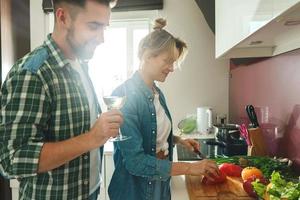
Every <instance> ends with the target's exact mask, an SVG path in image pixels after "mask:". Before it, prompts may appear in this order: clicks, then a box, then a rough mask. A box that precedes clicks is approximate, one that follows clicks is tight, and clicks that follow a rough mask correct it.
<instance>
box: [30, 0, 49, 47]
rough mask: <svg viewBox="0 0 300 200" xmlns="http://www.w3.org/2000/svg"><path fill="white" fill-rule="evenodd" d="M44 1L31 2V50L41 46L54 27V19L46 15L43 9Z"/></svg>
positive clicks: (34, 0)
mask: <svg viewBox="0 0 300 200" xmlns="http://www.w3.org/2000/svg"><path fill="white" fill-rule="evenodd" d="M42 2H43V0H31V1H30V49H31V50H33V49H34V48H36V47H38V46H40V45H41V44H42V43H43V42H44V40H45V38H46V36H47V34H48V33H49V32H52V30H50V29H51V28H50V27H52V26H53V17H50V16H49V15H45V14H44V12H43V9H42Z"/></svg>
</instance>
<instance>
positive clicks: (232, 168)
mask: <svg viewBox="0 0 300 200" xmlns="http://www.w3.org/2000/svg"><path fill="white" fill-rule="evenodd" d="M219 169H220V171H222V172H223V173H225V174H226V175H227V176H235V177H240V176H241V172H242V170H243V168H241V167H240V166H238V165H235V164H232V163H223V164H221V165H220V166H219Z"/></svg>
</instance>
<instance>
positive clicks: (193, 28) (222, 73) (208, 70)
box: [159, 0, 229, 130]
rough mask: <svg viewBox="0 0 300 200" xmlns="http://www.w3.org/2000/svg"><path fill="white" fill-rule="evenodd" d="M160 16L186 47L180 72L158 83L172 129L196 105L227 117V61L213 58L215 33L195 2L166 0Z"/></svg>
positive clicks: (193, 110) (194, 110)
mask: <svg viewBox="0 0 300 200" xmlns="http://www.w3.org/2000/svg"><path fill="white" fill-rule="evenodd" d="M159 15H160V16H162V17H165V18H166V19H167V23H168V25H167V29H168V30H169V31H170V32H171V33H173V34H174V35H175V36H178V37H180V38H182V39H183V40H185V41H186V42H187V45H188V48H189V54H188V55H187V57H186V60H185V62H184V63H183V65H182V69H181V70H176V71H175V72H174V73H173V74H170V75H169V77H168V79H167V81H166V82H165V83H164V84H161V86H162V89H163V90H164V92H165V95H166V98H167V101H168V105H169V108H170V110H171V113H172V116H173V121H174V126H176V125H177V123H178V121H179V120H180V119H182V118H183V117H185V116H186V114H192V113H196V107H198V106H207V105H208V106H211V107H212V108H213V112H214V114H215V113H218V114H220V113H222V114H228V90H229V89H228V86H229V61H228V60H216V59H215V37H214V34H213V32H212V31H211V30H210V29H209V26H208V25H207V23H206V21H205V19H204V17H203V15H202V13H201V11H200V8H199V7H198V5H197V4H196V2H195V0H184V1H183V0H165V1H164V9H163V10H162V11H160V12H159ZM175 130H176V129H175Z"/></svg>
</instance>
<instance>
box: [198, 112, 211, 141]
mask: <svg viewBox="0 0 300 200" xmlns="http://www.w3.org/2000/svg"><path fill="white" fill-rule="evenodd" d="M212 127H213V125H212V108H210V107H198V108H197V131H198V132H199V133H200V134H203V135H206V134H210V133H212Z"/></svg>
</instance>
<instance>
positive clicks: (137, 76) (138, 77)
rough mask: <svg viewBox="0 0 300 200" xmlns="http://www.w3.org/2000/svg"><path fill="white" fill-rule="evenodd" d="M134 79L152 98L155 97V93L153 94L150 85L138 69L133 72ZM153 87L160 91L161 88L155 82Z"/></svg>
mask: <svg viewBox="0 0 300 200" xmlns="http://www.w3.org/2000/svg"><path fill="white" fill-rule="evenodd" d="M132 79H133V80H134V82H135V83H136V85H137V86H138V88H139V89H141V90H142V91H143V93H144V94H145V95H146V96H147V97H148V98H152V99H153V98H154V94H153V92H152V90H151V89H150V88H149V87H148V85H146V83H145V81H144V80H143V78H142V76H141V74H140V73H139V72H138V71H136V72H135V73H134V74H133V76H132ZM153 87H154V88H155V89H156V91H158V92H159V89H158V87H157V86H156V84H155V83H154V85H153Z"/></svg>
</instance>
